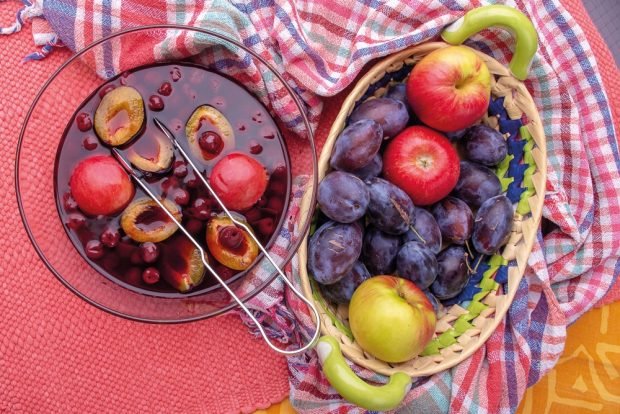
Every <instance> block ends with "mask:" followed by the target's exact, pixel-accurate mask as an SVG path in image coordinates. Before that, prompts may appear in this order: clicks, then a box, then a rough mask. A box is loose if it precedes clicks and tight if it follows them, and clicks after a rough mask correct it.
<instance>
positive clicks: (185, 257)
mask: <svg viewBox="0 0 620 414" xmlns="http://www.w3.org/2000/svg"><path fill="white" fill-rule="evenodd" d="M205 259H207V257H206V256H205ZM160 263H161V266H160V275H161V277H162V278H163V279H164V280H165V281H166V282H168V284H169V285H170V286H172V287H173V288H175V289H176V290H178V291H179V292H188V291H190V290H192V289H193V288H194V287H196V286H198V285H199V284H200V283H201V282H202V279H203V278H204V274H205V266H204V264H203V263H202V260H201V257H200V251H199V250H198V249H197V248H196V246H194V245H193V244H192V242H191V241H189V239H188V238H187V237H185V235H184V234H181V233H179V234H177V235H175V236H173V237H172V238H171V239H169V240H167V241H166V242H165V243H162V244H161V253H160Z"/></svg>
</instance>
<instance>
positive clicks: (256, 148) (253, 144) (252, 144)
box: [250, 140, 263, 155]
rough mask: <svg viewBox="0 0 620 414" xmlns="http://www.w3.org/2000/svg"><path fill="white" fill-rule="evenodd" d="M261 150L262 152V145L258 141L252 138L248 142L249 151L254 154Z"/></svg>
mask: <svg viewBox="0 0 620 414" xmlns="http://www.w3.org/2000/svg"><path fill="white" fill-rule="evenodd" d="M261 152H263V146H262V145H261V144H259V143H258V142H256V141H254V140H252V141H251V142H250V153H251V154H254V155H258V154H260V153H261Z"/></svg>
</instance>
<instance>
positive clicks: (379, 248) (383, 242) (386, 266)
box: [362, 227, 400, 275]
mask: <svg viewBox="0 0 620 414" xmlns="http://www.w3.org/2000/svg"><path fill="white" fill-rule="evenodd" d="M399 248H400V237H399V236H394V235H392V234H387V233H384V232H382V231H381V230H378V229H376V228H374V227H370V228H368V229H366V233H365V234H364V244H363V245H362V260H363V261H364V264H365V265H366V268H367V269H368V270H369V271H370V272H371V273H372V274H373V275H389V274H391V273H392V272H394V269H395V267H396V254H397V253H398V249H399Z"/></svg>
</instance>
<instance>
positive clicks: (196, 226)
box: [185, 219, 204, 235]
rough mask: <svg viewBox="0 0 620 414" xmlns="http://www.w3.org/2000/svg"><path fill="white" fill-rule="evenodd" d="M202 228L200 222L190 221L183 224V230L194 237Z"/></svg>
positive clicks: (202, 225)
mask: <svg viewBox="0 0 620 414" xmlns="http://www.w3.org/2000/svg"><path fill="white" fill-rule="evenodd" d="M203 227H204V224H203V223H202V221H200V220H194V219H190V220H189V221H188V222H187V223H186V224H185V229H186V230H187V231H189V232H190V233H191V234H194V235H195V234H198V233H200V231H201V230H202V228H203Z"/></svg>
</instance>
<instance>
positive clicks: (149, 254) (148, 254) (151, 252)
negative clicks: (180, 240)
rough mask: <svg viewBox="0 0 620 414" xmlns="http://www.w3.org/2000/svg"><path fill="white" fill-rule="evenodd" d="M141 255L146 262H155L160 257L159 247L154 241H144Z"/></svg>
mask: <svg viewBox="0 0 620 414" xmlns="http://www.w3.org/2000/svg"><path fill="white" fill-rule="evenodd" d="M140 256H141V257H142V260H144V263H155V262H156V261H157V258H158V257H159V247H157V245H156V244H155V243H152V242H146V243H142V245H141V246H140Z"/></svg>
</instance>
